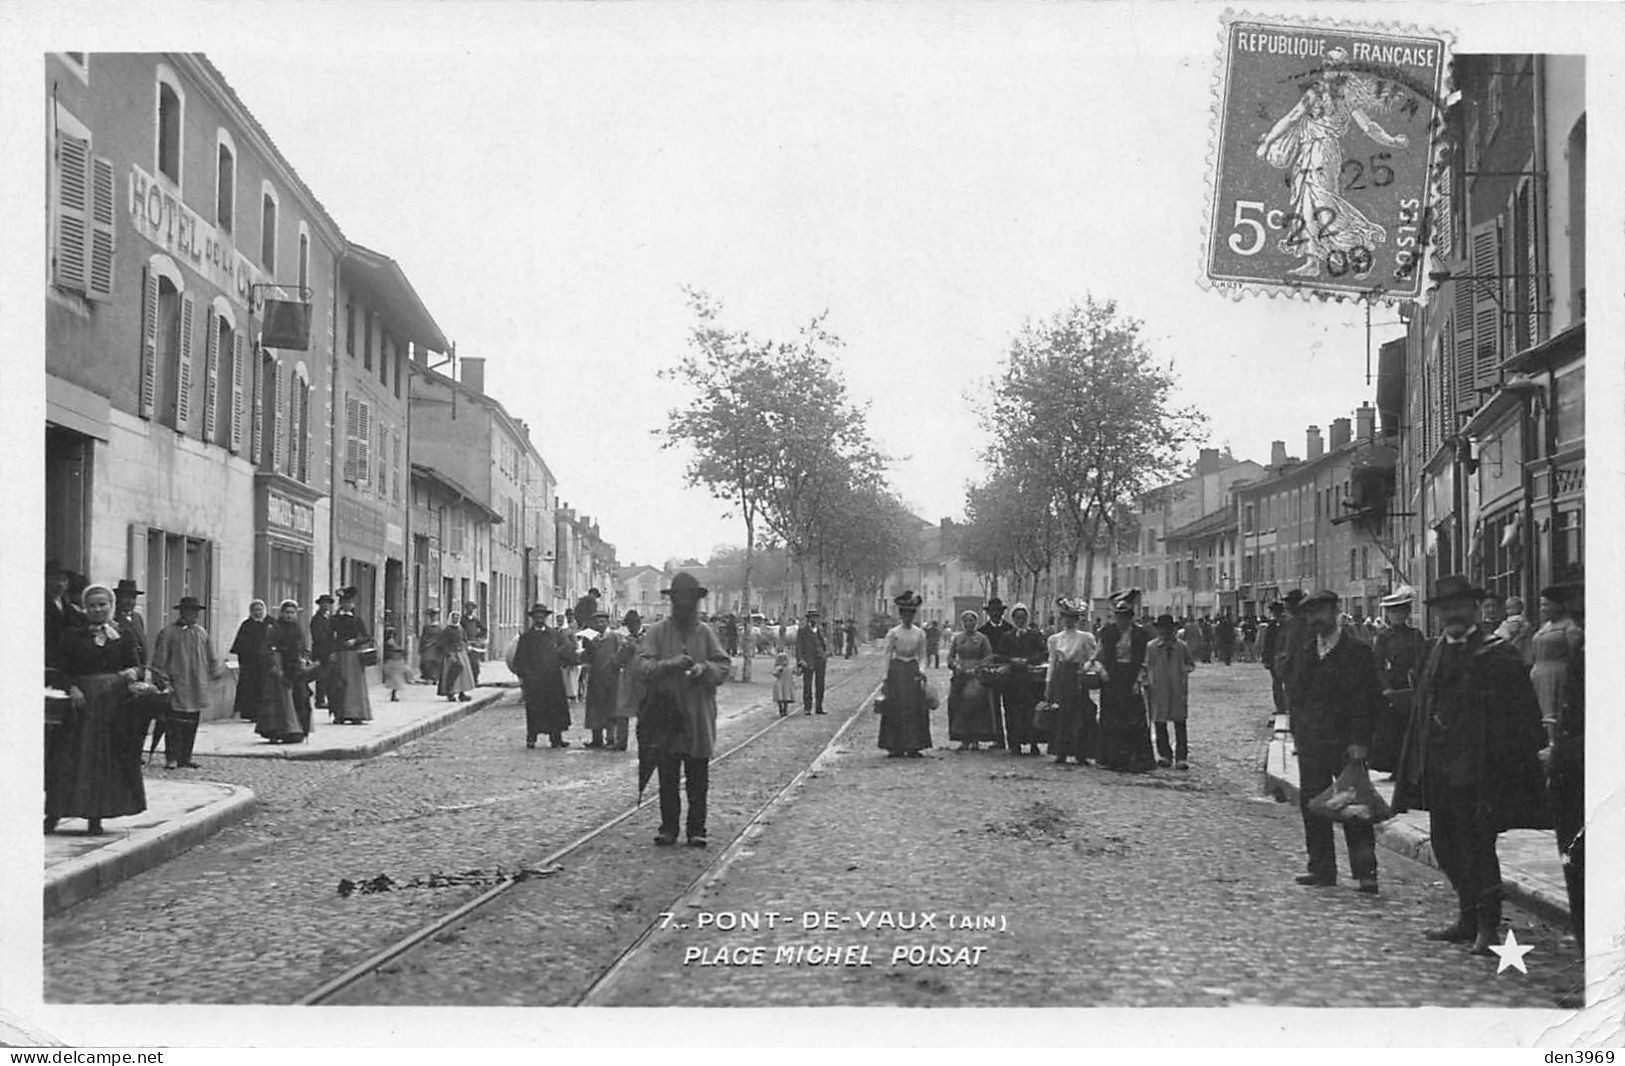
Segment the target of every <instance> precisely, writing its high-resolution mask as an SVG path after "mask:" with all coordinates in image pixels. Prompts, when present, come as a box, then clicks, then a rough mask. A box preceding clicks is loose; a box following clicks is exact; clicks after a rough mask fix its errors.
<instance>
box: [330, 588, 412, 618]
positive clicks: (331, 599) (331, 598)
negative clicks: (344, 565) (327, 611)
mask: <svg viewBox="0 0 1625 1066" xmlns="http://www.w3.org/2000/svg"><path fill="white" fill-rule="evenodd" d="M316 602H317V603H332V602H333V597H331V596H329V595H328V594H327V593H325V592H324V593H322V594H321V595H320V596H317V597H316ZM429 613H430V614H438V613H439V612H438V611H436V610H435V609H434V608H433V607H430V608H429Z"/></svg>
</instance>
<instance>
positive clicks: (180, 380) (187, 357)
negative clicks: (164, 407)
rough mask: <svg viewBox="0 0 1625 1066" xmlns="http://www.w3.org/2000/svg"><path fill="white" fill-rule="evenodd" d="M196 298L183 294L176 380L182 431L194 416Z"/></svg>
mask: <svg viewBox="0 0 1625 1066" xmlns="http://www.w3.org/2000/svg"><path fill="white" fill-rule="evenodd" d="M194 303H195V300H194V299H193V297H192V296H191V295H190V294H186V293H183V294H182V295H181V330H180V332H181V345H180V348H181V350H180V355H179V357H178V359H177V363H178V364H179V368H178V369H179V373H178V376H177V378H176V381H175V385H176V388H175V428H176V429H178V430H180V431H181V432H182V433H185V432H186V427H187V424H188V422H189V420H190V419H191V417H192V310H193V304H194Z"/></svg>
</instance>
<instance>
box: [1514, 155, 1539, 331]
mask: <svg viewBox="0 0 1625 1066" xmlns="http://www.w3.org/2000/svg"><path fill="white" fill-rule="evenodd" d="M1539 195H1540V193H1539V186H1537V185H1536V184H1535V183H1534V182H1527V183H1525V185H1524V188H1523V195H1522V196H1521V197H1520V199H1522V201H1523V212H1524V234H1525V240H1526V241H1527V242H1528V243H1527V244H1526V245H1525V249H1524V267H1523V269H1524V270H1526V271H1527V272H1528V273H1529V277H1527V278H1525V279H1524V282H1523V284H1524V301H1523V304H1524V305H1523V306H1522V307H1520V308H1518V310H1519V311H1521V312H1523V314H1522V315H1520V316H1519V321H1520V322H1523V323H1526V325H1525V326H1524V330H1523V336H1524V338H1525V340H1524V342H1523V343H1520V344H1519V346H1518V349H1519V351H1522V350H1523V349H1524V348H1525V347H1527V346H1528V345H1530V344H1533V343H1535V342H1536V341H1537V340H1539V339H1540V336H1541V328H1540V327H1541V321H1540V295H1541V293H1540V279H1541V278H1542V277H1543V276H1544V275H1543V274H1542V272H1541V269H1540V212H1539V211H1538V210H1537V209H1536V208H1537V198H1538V197H1539Z"/></svg>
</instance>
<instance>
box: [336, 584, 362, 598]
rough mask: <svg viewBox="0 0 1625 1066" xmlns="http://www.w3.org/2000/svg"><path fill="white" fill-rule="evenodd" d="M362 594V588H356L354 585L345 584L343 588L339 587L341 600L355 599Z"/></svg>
mask: <svg viewBox="0 0 1625 1066" xmlns="http://www.w3.org/2000/svg"><path fill="white" fill-rule="evenodd" d="M360 596H361V590H360V589H358V588H356V587H355V586H354V585H345V586H344V587H343V588H341V589H339V599H340V600H354V599H358V598H360Z"/></svg>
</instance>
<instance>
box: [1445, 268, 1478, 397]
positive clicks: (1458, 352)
mask: <svg viewBox="0 0 1625 1066" xmlns="http://www.w3.org/2000/svg"><path fill="white" fill-rule="evenodd" d="M1478 285H1479V283H1478V282H1476V281H1457V282H1456V283H1455V286H1456V293H1455V296H1456V307H1455V313H1454V314H1453V315H1452V316H1451V320H1452V323H1453V328H1452V329H1451V331H1450V335H1451V339H1452V342H1453V344H1452V346H1453V352H1452V355H1453V359H1452V363H1453V365H1452V366H1451V367H1450V376H1451V380H1450V383H1449V384H1448V385H1446V386H1445V389H1444V391H1445V392H1446V393H1447V394H1450V393H1453V395H1452V396H1451V400H1450V402H1449V407H1448V410H1450V411H1452V412H1454V411H1458V410H1463V409H1465V410H1468V411H1471V410H1473V409H1474V408H1475V407H1476V406H1477V405H1478V403H1477V401H1478V393H1477V392H1475V391H1474V389H1473V379H1474V374H1475V370H1474V367H1475V365H1476V363H1477V359H1476V358H1475V356H1474V352H1475V351H1476V350H1477V349H1476V347H1475V346H1474V344H1473V305H1474V292H1475V290H1476V289H1477V286H1478ZM1441 426H1445V427H1451V428H1452V429H1453V428H1454V426H1455V419H1454V418H1449V419H1446V420H1445V421H1444V422H1442V423H1441Z"/></svg>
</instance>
